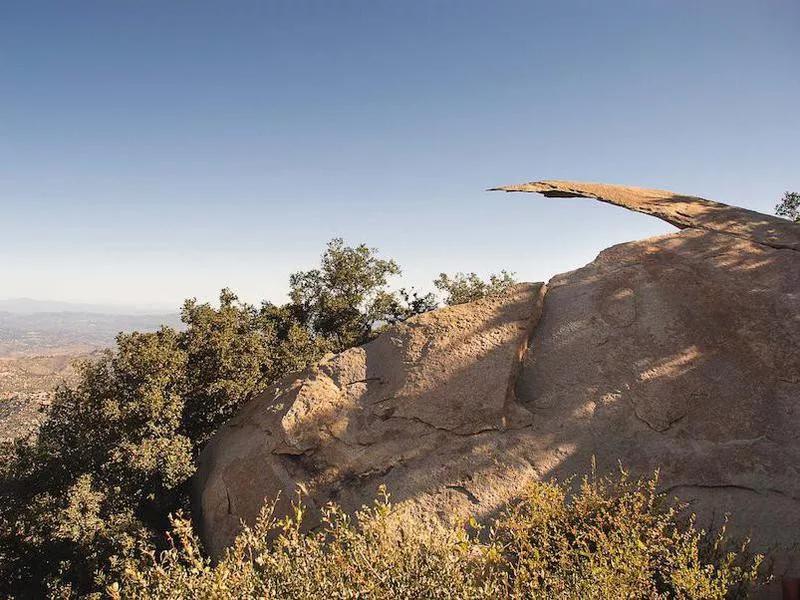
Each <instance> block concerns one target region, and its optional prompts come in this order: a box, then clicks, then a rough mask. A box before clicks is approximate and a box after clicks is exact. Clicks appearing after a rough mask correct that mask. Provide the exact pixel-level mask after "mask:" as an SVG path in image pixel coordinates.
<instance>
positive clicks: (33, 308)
mask: <svg viewBox="0 0 800 600" xmlns="http://www.w3.org/2000/svg"><path fill="white" fill-rule="evenodd" d="M169 311H170V308H166V307H163V306H157V307H142V306H121V305H113V304H87V303H83V302H59V301H55V300H36V299H34V298H7V299H5V300H0V312H10V313H20V314H33V313H54V312H70V313H94V314H102V315H153V314H164V313H168V312H169Z"/></svg>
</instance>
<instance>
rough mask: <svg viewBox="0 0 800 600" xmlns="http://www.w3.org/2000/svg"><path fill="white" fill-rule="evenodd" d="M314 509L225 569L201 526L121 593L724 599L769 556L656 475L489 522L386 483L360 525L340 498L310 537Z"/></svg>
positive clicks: (528, 500)
mask: <svg viewBox="0 0 800 600" xmlns="http://www.w3.org/2000/svg"><path fill="white" fill-rule="evenodd" d="M302 524H303V508H302V507H301V506H300V505H299V504H295V512H294V514H293V515H291V516H290V517H288V518H284V519H280V520H276V519H274V517H273V514H272V511H271V507H267V508H265V510H264V512H263V513H262V516H261V518H260V519H259V520H258V522H257V523H256V524H255V525H254V526H253V527H248V528H245V529H244V531H243V533H242V534H241V535H240V536H239V538H238V539H237V541H236V543H235V544H234V546H233V547H232V548H231V549H229V550H228V552H227V553H226V555H225V557H224V558H223V559H222V560H221V561H220V562H219V563H218V564H216V565H212V564H211V562H210V561H209V560H208V559H207V558H204V557H203V555H202V552H201V550H200V546H199V544H198V541H197V539H196V538H195V537H194V534H193V533H192V529H191V525H190V523H189V522H188V521H187V520H185V519H183V518H181V517H180V516H179V517H177V518H176V519H174V520H173V534H172V538H171V542H172V545H171V548H170V549H169V550H168V551H166V552H164V553H162V554H158V553H156V552H154V551H153V550H149V551H146V552H143V553H142V554H140V555H139V557H138V558H137V559H136V560H130V561H128V562H127V563H126V565H125V569H124V575H123V577H122V578H121V580H120V581H118V582H115V583H114V584H112V585H111V586H109V587H108V588H107V591H108V593H109V595H110V596H111V597H112V598H142V599H144V598H219V599H233V598H252V597H259V598H270V599H278V598H286V599H289V598H292V599H294V598H331V599H335V598H342V599H344V598H364V599H366V598H408V599H417V598H487V599H496V598H603V599H605V598H653V597H668V598H697V599H700V598H724V597H726V596H740V595H745V594H746V591H747V586H748V585H751V584H752V583H754V582H756V581H757V575H756V571H757V569H758V566H759V564H760V561H761V557H760V556H750V555H749V554H748V552H747V546H746V544H740V545H733V543H732V542H731V541H730V540H729V539H728V538H727V536H726V534H725V530H724V528H723V529H721V530H720V531H717V532H716V533H714V534H713V535H710V536H709V535H707V534H706V533H705V532H703V531H702V530H699V529H697V527H696V526H695V523H694V520H693V519H691V518H689V519H685V518H684V517H682V513H681V509H680V507H670V505H669V503H668V502H667V498H665V497H664V496H662V495H659V494H658V493H656V479H655V478H653V479H647V480H630V479H628V477H627V476H626V475H625V474H624V473H623V474H622V475H621V476H620V477H619V478H617V479H613V480H612V479H607V478H600V479H595V478H593V479H586V480H584V481H583V484H582V485H581V486H580V490H579V491H578V492H577V493H576V494H574V495H570V494H569V493H568V485H567V484H556V483H533V484H531V485H530V486H529V488H528V490H527V492H526V493H525V495H524V496H523V497H522V498H520V499H519V500H518V501H517V502H516V503H515V504H514V505H513V506H511V507H509V508H508V509H506V510H505V511H504V512H503V513H502V514H500V516H499V517H497V518H496V519H495V520H494V521H493V522H492V523H491V524H490V527H489V528H488V529H483V528H481V527H480V526H478V524H477V523H475V522H474V521H473V522H471V524H470V525H468V526H465V527H453V528H449V529H442V530H436V531H432V530H429V529H426V528H425V527H424V526H422V525H421V524H419V523H414V522H411V521H408V520H403V519H402V518H401V517H397V516H396V514H395V511H394V509H393V507H392V505H391V504H390V503H389V500H388V496H387V495H386V494H385V490H382V495H381V496H380V497H379V499H378V500H377V501H376V502H375V503H374V505H373V506H372V507H370V508H365V509H363V510H362V511H361V512H360V513H358V514H357V515H356V518H355V520H353V519H350V518H349V517H348V516H347V515H346V514H344V513H343V512H342V511H341V510H340V509H339V508H338V507H336V506H335V505H329V506H328V507H327V509H326V511H325V515H324V519H323V525H322V526H321V527H320V528H319V529H318V530H316V531H313V532H310V533H304V532H303V529H302Z"/></svg>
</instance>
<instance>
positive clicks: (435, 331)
mask: <svg viewBox="0 0 800 600" xmlns="http://www.w3.org/2000/svg"><path fill="white" fill-rule="evenodd" d="M500 189H505V190H508V191H535V192H541V193H544V194H545V195H548V196H556V197H570V196H574V197H590V198H598V199H601V200H604V201H607V202H611V203H614V204H619V205H622V206H625V207H627V208H629V209H632V210H637V211H641V212H645V213H648V214H654V215H656V216H659V217H661V218H663V219H665V220H667V221H669V222H671V223H673V224H676V225H677V226H679V227H681V228H682V229H683V230H682V231H681V232H679V233H675V234H670V235H665V236H660V237H656V238H651V239H647V240H644V241H637V242H630V243H626V244H621V245H618V246H614V247H612V248H609V249H607V250H604V251H603V252H601V253H600V255H599V256H598V257H597V259H596V260H595V261H593V262H592V263H590V264H589V265H587V266H586V267H583V268H581V269H578V270H576V271H573V272H571V273H566V274H563V275H558V276H556V277H554V278H553V279H552V280H551V281H550V282H549V283H548V284H547V285H546V286H544V285H543V284H524V285H520V286H516V287H515V288H513V289H512V290H511V291H510V292H509V293H508V294H506V295H504V296H500V297H496V298H490V299H486V300H482V301H479V302H475V303H472V304H468V305H461V306H455V307H449V308H445V309H441V310H438V311H435V312H432V313H428V314H426V315H423V316H421V317H417V318H415V319H412V320H410V321H408V322H407V323H405V324H402V325H400V326H397V327H395V328H393V329H392V330H391V331H390V332H388V333H386V334H384V335H382V336H380V337H379V338H378V339H376V340H375V341H373V342H371V343H370V344H367V345H365V346H363V347H360V348H354V349H352V350H348V351H347V352H344V353H342V354H340V355H338V356H335V357H330V358H328V359H326V360H324V361H322V362H321V363H320V364H318V365H316V366H314V367H313V368H310V369H308V370H306V371H305V372H303V373H301V374H299V375H297V376H294V377H292V378H291V380H287V381H284V382H282V383H281V384H279V385H276V386H274V387H273V388H271V389H270V390H268V391H267V392H265V393H264V394H262V395H261V396H259V397H258V398H255V399H254V400H253V401H252V402H251V403H250V404H249V405H248V406H246V407H245V408H244V409H243V410H242V412H241V413H240V414H239V415H237V416H236V417H235V418H234V419H233V420H231V421H230V422H229V423H228V424H226V425H225V426H224V427H223V428H221V430H220V431H219V432H218V434H217V435H216V436H215V438H214V439H213V440H212V442H211V443H210V444H209V446H208V447H207V448H206V450H205V451H204V452H203V454H202V456H201V465H200V469H199V472H198V475H197V478H196V486H197V487H196V490H197V492H196V498H195V504H196V509H197V513H196V514H197V515H198V516H199V517H200V518H199V523H198V525H199V527H200V530H201V535H202V536H203V538H204V540H205V541H206V543H207V545H208V547H209V549H210V550H211V551H212V553H214V554H219V553H220V552H221V551H222V550H223V549H224V548H225V547H226V546H227V545H228V544H230V542H231V541H232V539H233V537H234V536H235V534H236V532H237V531H238V529H239V522H240V519H244V520H245V521H252V520H253V519H254V518H255V516H256V515H257V513H258V511H259V509H260V507H261V506H262V504H263V502H264V500H265V499H272V498H274V497H275V495H276V494H277V493H278V492H280V493H281V498H282V500H281V503H279V505H278V511H282V510H286V507H287V500H288V499H290V498H291V497H292V496H293V495H294V493H295V489H296V487H297V486H298V485H300V486H302V487H303V488H304V489H305V490H307V492H308V494H309V496H308V497H309V499H310V500H311V501H312V502H313V503H315V504H316V505H317V506H320V505H321V504H324V503H325V502H327V501H328V500H335V501H337V502H339V503H340V504H342V505H343V506H344V507H345V508H346V509H355V508H358V507H359V506H361V505H362V504H364V503H368V502H370V501H371V499H372V498H373V497H374V495H375V491H376V488H377V486H378V484H379V483H381V482H385V483H386V485H387V487H388V488H389V490H390V492H392V494H393V498H394V500H395V501H396V502H400V503H401V506H402V508H403V510H405V511H408V512H409V513H411V514H414V515H415V516H418V517H421V518H424V519H429V520H431V521H433V522H436V521H439V522H441V521H446V520H449V519H458V518H464V517H466V516H476V517H479V518H480V517H485V516H487V515H490V514H491V513H492V512H494V511H496V510H497V509H498V508H500V507H502V506H503V504H504V503H506V502H507V501H508V500H509V499H511V498H513V497H514V496H515V495H517V493H518V492H519V491H520V489H521V487H523V486H524V485H525V484H526V483H527V482H529V481H531V480H535V479H550V478H552V477H564V476H568V475H572V474H574V473H582V472H586V471H587V470H588V469H589V467H590V464H591V461H592V457H594V458H595V460H596V462H597V468H598V470H599V471H601V472H605V471H611V470H614V469H616V468H617V465H618V462H619V461H621V462H622V463H623V464H624V465H625V466H626V468H628V469H630V470H631V471H633V472H637V473H644V474H647V473H652V471H653V470H655V469H656V468H660V469H661V483H662V485H663V487H664V489H665V490H667V491H668V492H669V493H671V494H673V495H676V496H679V497H681V498H682V499H684V500H688V501H690V502H692V505H693V508H694V510H695V511H697V512H698V515H699V517H700V519H701V520H710V519H715V520H716V522H717V523H719V521H720V520H721V518H722V515H723V514H724V513H731V515H732V521H733V530H734V533H739V534H747V533H749V534H750V535H751V536H752V537H753V541H754V544H755V546H756V547H757V548H760V549H769V548H771V547H773V546H775V545H778V546H780V547H781V548H780V550H779V551H778V553H777V555H776V556H777V557H778V563H777V564H776V570H777V571H778V572H781V571H782V570H785V569H786V568H794V569H797V568H800V548H798V546H797V544H798V542H800V474H799V473H798V470H800V226H798V225H794V224H792V223H789V222H788V221H784V220H782V219H777V218H775V217H770V216H767V215H761V214H759V213H754V212H752V211H747V210H744V209H740V208H735V207H729V206H726V205H724V204H719V203H712V202H709V201H707V200H703V199H700V198H694V197H689V196H676V195H674V194H672V193H670V192H663V191H658V190H642V189H636V188H624V187H619V186H605V185H599V184H578V183H569V182H537V183H532V184H525V185H522V186H513V187H510V188H500Z"/></svg>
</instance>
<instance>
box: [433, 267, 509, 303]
mask: <svg viewBox="0 0 800 600" xmlns="http://www.w3.org/2000/svg"><path fill="white" fill-rule="evenodd" d="M516 282H517V281H516V279H514V273H509V272H508V271H500V273H499V274H494V273H493V274H492V275H490V276H489V280H488V281H484V280H483V279H481V278H480V277H478V276H477V275H476V274H475V273H467V274H465V273H456V274H455V276H453V277H450V276H449V275H447V274H445V273H440V274H439V277H438V278H437V279H436V281H434V282H433V284H434V285H435V286H436V287H437V289H439V290H440V291H442V292H444V293H445V299H444V303H445V304H447V305H448V306H452V305H453V304H465V303H467V302H473V301H475V300H479V299H480V298H485V297H487V296H492V295H495V294H499V293H501V292H503V291H505V290H507V289H508V288H509V287H511V286H512V285H514V284H515V283H516Z"/></svg>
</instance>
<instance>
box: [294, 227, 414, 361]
mask: <svg viewBox="0 0 800 600" xmlns="http://www.w3.org/2000/svg"><path fill="white" fill-rule="evenodd" d="M375 254H376V251H375V250H372V249H370V248H368V247H367V246H365V245H364V244H361V245H360V246H356V247H355V248H350V247H346V246H345V245H344V241H343V240H342V239H341V238H336V239H334V240H331V242H329V243H328V248H327V250H326V251H325V253H324V254H323V255H322V261H321V265H320V267H319V268H318V269H311V270H310V271H301V272H299V273H294V274H293V275H292V276H291V277H290V278H289V285H290V286H291V292H290V297H291V300H292V308H293V309H294V311H295V313H294V314H295V315H296V317H297V318H298V320H299V321H300V322H301V323H303V324H305V325H306V327H307V328H308V329H309V330H310V331H312V332H313V334H314V336H315V338H316V339H318V340H319V341H320V342H321V343H322V344H323V345H324V346H325V348H326V349H327V350H329V351H331V352H340V351H342V350H344V349H345V348H350V347H352V346H356V345H358V344H363V343H364V342H366V341H369V339H370V338H371V337H372V335H373V327H374V325H375V324H376V323H379V322H381V321H386V320H387V318H388V317H389V316H390V315H391V314H392V308H393V306H394V304H395V302H396V298H395V296H394V295H393V294H391V293H390V292H389V291H388V290H387V289H386V283H387V279H388V277H390V276H391V275H399V274H400V268H399V267H398V266H397V263H395V262H394V261H393V260H382V259H379V258H377V257H376V255H375Z"/></svg>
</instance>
